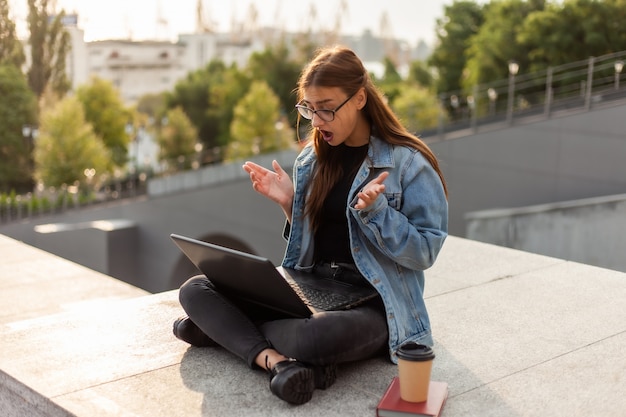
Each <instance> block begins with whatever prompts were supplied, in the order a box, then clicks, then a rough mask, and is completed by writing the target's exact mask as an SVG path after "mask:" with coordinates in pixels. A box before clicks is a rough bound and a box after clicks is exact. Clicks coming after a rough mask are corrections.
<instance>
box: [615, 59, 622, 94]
mask: <svg viewBox="0 0 626 417" xmlns="http://www.w3.org/2000/svg"><path fill="white" fill-rule="evenodd" d="M623 69H624V61H622V60H619V61H615V89H616V90H619V77H620V74H621V73H622V70H623Z"/></svg>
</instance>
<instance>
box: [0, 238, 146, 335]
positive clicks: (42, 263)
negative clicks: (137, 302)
mask: <svg viewBox="0 0 626 417" xmlns="http://www.w3.org/2000/svg"><path fill="white" fill-rule="evenodd" d="M0 253H1V254H2V262H1V263H0V306H2V309H0V328H1V325H2V324H5V323H9V322H14V321H18V320H25V319H29V318H34V317H41V316H44V315H48V314H54V313H59V312H64V311H75V310H82V309H84V308H93V306H94V305H98V304H101V303H107V302H109V301H113V300H120V299H127V298H135V297H138V296H143V295H146V294H148V292H146V291H144V290H142V289H139V288H137V287H134V286H132V285H128V284H126V283H124V282H122V281H119V280H117V279H113V278H111V277H109V276H107V275H104V274H101V273H99V272H96V271H93V270H91V269H88V268H85V267H84V266H81V265H78V264H75V263H73V262H70V261H67V260H65V259H62V258H60V257H58V256H55V255H52V254H50V253H48V252H44V251H43V250H40V249H37V248H34V247H32V246H29V245H26V244H24V243H22V242H19V241H17V240H14V239H11V238H8V237H6V236H2V235H0Z"/></svg>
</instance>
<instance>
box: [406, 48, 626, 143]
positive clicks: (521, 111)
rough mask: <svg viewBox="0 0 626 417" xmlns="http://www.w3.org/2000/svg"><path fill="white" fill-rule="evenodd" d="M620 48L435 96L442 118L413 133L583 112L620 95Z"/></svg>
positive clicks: (623, 85)
mask: <svg viewBox="0 0 626 417" xmlns="http://www.w3.org/2000/svg"><path fill="white" fill-rule="evenodd" d="M625 61H626V51H621V52H616V53H612V54H607V55H603V56H600V57H590V58H588V59H585V60H581V61H576V62H572V63H568V64H564V65H559V66H555V67H549V68H547V69H546V70H543V71H537V72H532V73H526V74H521V75H512V74H511V75H510V76H509V77H508V78H507V79H502V80H498V81H495V82H491V83H487V84H481V85H477V86H475V87H474V88H473V89H472V90H471V92H467V91H454V92H449V93H444V94H441V95H440V96H439V99H440V103H441V111H442V112H443V114H442V117H440V119H439V124H438V126H437V127H436V128H432V129H428V130H424V131H421V132H418V133H419V135H420V136H421V137H422V138H432V139H445V138H446V136H447V134H448V133H450V132H454V131H459V130H469V132H468V133H475V132H478V131H479V130H480V129H481V127H482V126H485V125H492V124H494V123H498V124H500V125H502V124H504V126H507V125H513V124H515V123H516V122H520V121H521V120H522V119H526V118H529V117H534V118H537V117H540V118H541V117H543V118H550V117H552V116H553V115H555V114H556V113H559V114H560V113H562V112H570V111H588V110H590V109H591V108H593V106H595V105H597V104H599V103H604V102H609V101H614V100H617V99H624V98H626V79H625V78H626V74H624V73H626V68H624V62H625Z"/></svg>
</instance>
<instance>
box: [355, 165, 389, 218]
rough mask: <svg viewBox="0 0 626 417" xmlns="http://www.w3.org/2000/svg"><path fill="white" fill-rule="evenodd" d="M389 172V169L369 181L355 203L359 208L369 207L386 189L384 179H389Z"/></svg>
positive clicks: (356, 207)
mask: <svg viewBox="0 0 626 417" xmlns="http://www.w3.org/2000/svg"><path fill="white" fill-rule="evenodd" d="M388 176H389V173H388V172H387V171H384V172H381V173H380V175H379V176H377V177H376V178H374V179H373V180H371V181H370V182H368V183H367V185H366V186H365V187H363V189H362V190H361V191H360V192H359V193H358V194H357V195H356V196H357V198H358V200H357V202H356V204H355V205H354V208H355V209H357V210H363V209H364V208H367V207H369V206H370V205H371V204H372V203H374V201H375V200H376V199H377V198H378V196H379V195H380V194H381V193H383V192H384V191H385V184H383V181H385V180H386V179H387V177H388Z"/></svg>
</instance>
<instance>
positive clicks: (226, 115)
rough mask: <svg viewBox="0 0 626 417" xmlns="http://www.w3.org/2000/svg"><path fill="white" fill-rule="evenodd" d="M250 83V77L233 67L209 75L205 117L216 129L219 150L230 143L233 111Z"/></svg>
mask: <svg viewBox="0 0 626 417" xmlns="http://www.w3.org/2000/svg"><path fill="white" fill-rule="evenodd" d="M251 82H252V81H251V80H250V77H249V76H248V75H246V74H244V73H243V72H241V71H239V70H238V69H237V67H235V66H232V67H230V68H224V69H223V71H215V72H213V73H212V74H211V86H210V87H209V108H208V109H207V112H206V115H207V119H208V120H209V121H210V122H211V123H212V124H213V125H215V126H217V127H218V132H217V137H216V143H215V145H216V146H218V147H220V148H221V147H223V146H226V145H227V144H228V143H229V142H230V140H231V138H230V124H231V122H232V120H233V110H234V108H235V105H236V104H237V102H238V101H239V100H241V98H242V97H243V96H244V95H245V94H246V92H247V91H248V89H249V88H250V83H251Z"/></svg>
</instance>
